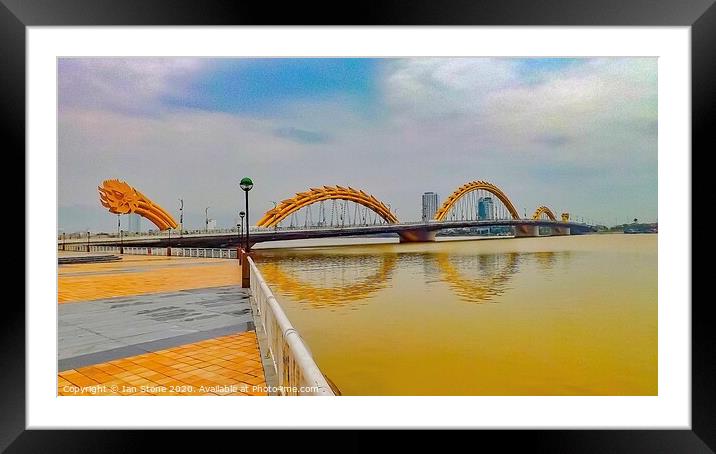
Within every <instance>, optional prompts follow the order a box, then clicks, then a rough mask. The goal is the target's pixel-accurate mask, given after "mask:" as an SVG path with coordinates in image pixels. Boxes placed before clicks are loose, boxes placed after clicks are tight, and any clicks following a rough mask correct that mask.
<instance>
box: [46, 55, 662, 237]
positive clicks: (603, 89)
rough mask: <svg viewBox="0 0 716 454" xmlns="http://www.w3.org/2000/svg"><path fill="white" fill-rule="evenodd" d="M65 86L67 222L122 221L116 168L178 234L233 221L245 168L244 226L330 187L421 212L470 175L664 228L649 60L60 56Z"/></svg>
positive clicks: (528, 196) (597, 216)
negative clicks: (105, 203)
mask: <svg viewBox="0 0 716 454" xmlns="http://www.w3.org/2000/svg"><path fill="white" fill-rule="evenodd" d="M58 83H59V87H58V89H59V92H58V121H59V124H58V190H59V213H58V221H59V225H58V227H59V229H60V231H65V232H75V231H87V230H91V231H93V232H98V231H105V232H112V231H115V230H116V228H117V219H116V216H115V215H112V214H110V213H108V211H107V210H106V209H105V208H103V207H102V206H101V205H100V202H99V195H98V192H97V186H98V185H101V183H102V181H103V180H105V179H110V178H119V179H121V180H125V181H127V182H128V183H129V184H130V185H132V186H134V187H136V188H137V189H139V190H140V191H142V192H143V193H144V194H146V195H147V196H148V197H149V198H151V199H152V200H153V201H155V202H156V203H158V204H160V205H161V206H163V207H164V208H165V209H166V210H167V211H169V212H170V213H172V214H173V215H174V217H175V218H176V219H177V221H178V219H179V214H178V213H179V199H180V198H182V199H183V200H184V224H185V228H188V229H192V228H203V226H204V214H205V208H206V207H209V217H210V218H213V219H216V220H217V224H218V226H219V227H230V226H233V225H235V224H236V219H237V212H238V211H240V210H241V209H243V208H244V207H243V193H241V191H240V188H239V185H238V182H239V180H240V179H241V178H242V177H244V176H249V177H251V178H252V179H253V181H254V188H253V190H252V191H251V192H250V210H251V211H250V214H251V217H252V224H254V223H255V221H256V220H258V219H259V217H260V216H261V215H262V214H263V213H264V212H265V211H266V210H268V209H270V208H272V207H273V203H272V201H280V200H283V199H285V198H288V197H291V196H292V195H294V194H295V193H296V192H299V191H303V190H305V189H308V188H310V187H316V186H321V185H336V184H338V185H342V186H352V187H354V188H357V189H363V190H365V191H366V192H368V193H370V194H373V195H375V196H376V197H377V198H378V199H380V200H382V201H383V202H385V203H386V204H388V203H389V204H390V205H391V207H392V208H393V209H394V210H395V211H396V212H397V216H398V218H399V219H401V220H405V221H413V220H419V219H420V214H421V195H422V193H423V192H427V191H434V192H437V193H438V194H439V196H440V199H441V201H442V200H443V199H444V198H446V197H447V196H448V195H449V194H450V193H452V192H453V191H454V190H455V189H456V188H457V187H458V186H460V185H461V184H463V183H466V182H469V181H473V180H486V181H489V182H492V183H494V184H496V185H497V186H499V187H500V188H501V189H502V190H503V191H504V192H505V193H506V194H507V195H508V197H509V198H510V199H511V200H512V202H513V203H514V204H515V206H516V207H517V208H518V210H519V211H520V213H523V212H524V211H526V212H527V213H528V215H529V214H531V213H532V212H533V211H534V210H535V208H536V207H538V206H540V205H547V206H549V207H550V208H552V211H554V212H555V213H560V212H563V211H567V212H570V213H571V214H572V217H573V218H574V217H575V216H580V217H584V218H588V219H590V220H593V221H594V222H600V223H604V224H607V225H613V224H615V223H623V222H627V221H631V220H632V219H633V218H638V219H639V221H645V222H646V221H656V220H657V196H658V193H657V60H656V59H655V58H400V59H394V58H389V59H388V58H386V59H370V58H363V59H355V58H352V59H346V58H332V59H323V58H304V59H289V58H266V59H246V58H240V59H239V58H230V59H229V58H227V59H216V58H62V59H59V61H58ZM125 222H126V221H125ZM144 227H145V228H149V227H150V225H149V223H148V221H145V223H144Z"/></svg>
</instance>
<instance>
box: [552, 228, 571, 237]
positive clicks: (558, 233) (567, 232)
mask: <svg viewBox="0 0 716 454" xmlns="http://www.w3.org/2000/svg"><path fill="white" fill-rule="evenodd" d="M570 234H571V229H570V228H569V227H552V235H554V236H562V235H570Z"/></svg>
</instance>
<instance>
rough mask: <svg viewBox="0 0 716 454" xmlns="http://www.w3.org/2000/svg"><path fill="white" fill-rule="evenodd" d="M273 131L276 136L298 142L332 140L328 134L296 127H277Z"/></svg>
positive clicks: (324, 141)
mask: <svg viewBox="0 0 716 454" xmlns="http://www.w3.org/2000/svg"><path fill="white" fill-rule="evenodd" d="M273 133H274V135H275V136H276V137H281V138H284V139H288V140H292V141H294V142H298V143H326V142H329V141H330V137H329V136H328V135H327V134H323V133H320V132H315V131H307V130H305V129H299V128H294V127H281V128H276V129H274V130H273Z"/></svg>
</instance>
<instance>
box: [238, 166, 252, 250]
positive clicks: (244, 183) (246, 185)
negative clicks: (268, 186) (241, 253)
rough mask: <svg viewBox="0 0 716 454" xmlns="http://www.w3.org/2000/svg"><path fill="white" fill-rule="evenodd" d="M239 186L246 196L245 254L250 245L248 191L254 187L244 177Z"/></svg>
mask: <svg viewBox="0 0 716 454" xmlns="http://www.w3.org/2000/svg"><path fill="white" fill-rule="evenodd" d="M239 186H240V187H241V189H243V191H244V193H245V194H246V253H248V252H249V250H250V243H249V230H250V229H249V191H250V190H251V188H253V187H254V182H253V181H251V178H249V177H244V178H242V179H241V181H240V182H239Z"/></svg>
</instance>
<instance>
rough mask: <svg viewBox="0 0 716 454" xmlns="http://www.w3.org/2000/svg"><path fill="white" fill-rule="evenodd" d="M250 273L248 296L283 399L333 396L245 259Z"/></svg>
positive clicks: (306, 349) (298, 335) (301, 343)
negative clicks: (252, 299) (261, 331)
mask: <svg viewBox="0 0 716 454" xmlns="http://www.w3.org/2000/svg"><path fill="white" fill-rule="evenodd" d="M247 260H248V264H249V268H250V273H251V277H250V280H251V284H250V285H251V296H252V297H253V298H254V300H255V301H256V307H257V309H258V313H259V317H260V319H261V323H262V325H263V328H264V330H265V332H266V338H267V339H268V349H269V354H270V355H271V359H272V361H273V366H274V369H275V371H276V376H277V379H278V384H279V389H278V391H279V393H280V394H282V395H285V396H298V395H310V396H334V395H335V394H334V392H333V390H332V388H331V386H330V384H329V383H328V381H327V380H326V377H324V376H323V373H321V370H320V369H319V368H318V365H317V364H316V362H315V361H314V360H313V356H312V355H311V352H310V351H309V349H308V347H307V346H306V344H305V343H304V342H303V339H302V338H301V335H300V334H298V331H296V329H295V328H294V327H293V325H291V322H290V321H289V320H288V317H286V314H285V313H284V312H283V309H281V305H280V304H279V303H278V301H276V298H275V297H274V295H273V293H272V292H271V289H270V288H269V286H268V284H266V281H265V280H264V278H263V276H261V273H260V272H259V270H258V268H257V267H256V264H255V263H254V261H253V260H251V258H250V257H247Z"/></svg>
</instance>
